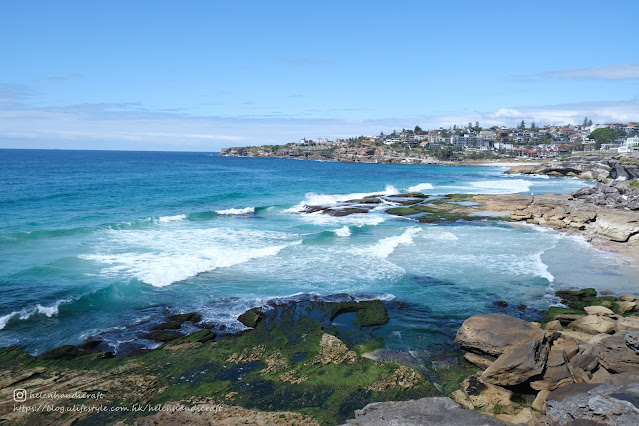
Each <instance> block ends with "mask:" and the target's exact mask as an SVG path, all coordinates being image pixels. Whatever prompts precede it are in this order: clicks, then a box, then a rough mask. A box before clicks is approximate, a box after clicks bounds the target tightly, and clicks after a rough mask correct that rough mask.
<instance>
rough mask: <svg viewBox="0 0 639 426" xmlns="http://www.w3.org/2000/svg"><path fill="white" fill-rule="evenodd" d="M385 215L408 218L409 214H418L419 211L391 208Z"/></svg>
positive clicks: (407, 208) (406, 208)
mask: <svg viewBox="0 0 639 426" xmlns="http://www.w3.org/2000/svg"><path fill="white" fill-rule="evenodd" d="M386 213H388V214H393V215H395V216H409V215H411V214H416V213H419V210H417V209H415V208H413V207H391V208H390V209H387V210H386Z"/></svg>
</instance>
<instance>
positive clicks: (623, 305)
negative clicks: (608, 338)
mask: <svg viewBox="0 0 639 426" xmlns="http://www.w3.org/2000/svg"><path fill="white" fill-rule="evenodd" d="M617 306H619V312H621V314H622V315H623V314H625V313H627V312H632V311H634V310H635V308H636V307H637V302H627V301H625V300H620V301H617Z"/></svg>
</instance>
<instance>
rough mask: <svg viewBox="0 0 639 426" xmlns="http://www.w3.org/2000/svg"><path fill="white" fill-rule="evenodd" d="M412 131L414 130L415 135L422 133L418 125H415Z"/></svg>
mask: <svg viewBox="0 0 639 426" xmlns="http://www.w3.org/2000/svg"><path fill="white" fill-rule="evenodd" d="M413 131H414V132H415V134H416V135H421V134H422V133H424V131H423V130H422V128H421V127H419V126H415V130H413Z"/></svg>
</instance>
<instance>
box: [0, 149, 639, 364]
mask: <svg viewBox="0 0 639 426" xmlns="http://www.w3.org/2000/svg"><path fill="white" fill-rule="evenodd" d="M0 160H1V161H0V346H5V345H9V344H16V345H18V346H20V347H23V348H25V349H27V350H29V351H30V352H32V353H40V352H42V351H44V350H46V349H50V348H52V347H54V346H58V345H61V344H67V343H73V344H75V343H80V342H81V341H83V340H84V339H86V338H89V337H95V336H101V338H105V339H107V341H108V344H109V345H111V347H112V348H114V349H115V350H116V351H117V350H118V347H119V345H122V344H131V343H132V342H137V343H139V344H142V345H146V346H151V345H152V342H149V341H143V340H140V330H143V329H144V328H145V324H152V323H153V321H156V320H157V319H158V318H161V317H162V316H163V315H164V314H165V312H167V310H171V311H173V312H187V311H193V310H197V311H199V312H201V313H203V315H204V317H205V321H208V322H214V323H216V324H224V325H226V326H227V327H229V328H230V329H238V328H241V325H240V324H239V323H238V322H237V321H236V320H235V318H236V317H237V315H239V314H240V313H242V312H243V311H244V310H246V309H248V308H250V307H252V306H256V305H259V304H262V303H264V302H265V301H267V300H269V299H272V298H286V297H291V296H292V297H306V296H303V295H305V294H315V295H331V294H337V293H348V294H351V295H355V296H357V297H361V298H371V297H381V298H383V299H384V300H388V301H391V302H389V307H391V308H392V307H393V306H395V305H397V303H396V302H399V301H401V302H406V305H405V307H404V308H403V309H395V310H392V312H391V314H392V315H391V316H392V318H393V321H391V323H389V325H387V326H385V327H383V328H382V329H380V330H379V331H378V333H379V334H380V335H382V336H384V337H385V338H386V341H387V344H388V346H389V347H391V348H400V349H413V350H424V351H429V350H430V349H429V348H432V347H435V346H437V345H440V344H442V345H445V344H447V343H450V340H451V336H452V335H453V333H454V330H455V329H456V328H457V327H458V325H459V323H460V321H461V320H462V319H463V318H465V317H467V316H469V315H472V314H473V313H477V312H487V311H493V310H495V309H497V308H496V307H495V306H494V305H493V302H494V301H496V300H506V301H508V303H509V304H510V305H511V306H514V305H517V304H520V303H524V304H526V305H528V306H529V307H533V308H534V307H539V308H541V307H545V306H546V305H547V304H548V303H550V302H552V301H553V300H554V299H553V298H552V293H553V289H554V288H559V287H568V286H573V285H574V286H585V285H594V286H596V287H598V288H602V289H605V288H614V289H632V285H633V284H632V283H633V282H634V281H633V278H631V277H633V274H636V271H635V270H633V269H632V268H628V267H627V266H624V263H623V261H622V260H621V259H620V258H618V257H616V256H614V255H610V254H606V253H602V252H599V251H597V250H594V249H593V248H591V247H590V246H588V244H586V243H584V242H582V241H579V240H577V239H574V238H566V237H563V236H561V235H560V234H558V233H556V232H554V231H548V230H542V229H539V228H534V227H529V226H512V225H509V224H504V223H494V222H472V223H470V222H469V223H455V224H446V225H443V224H421V223H418V222H416V221H414V220H411V219H407V218H400V217H394V216H391V215H388V214H385V213H383V212H381V211H373V212H371V213H368V214H365V215H364V214H358V215H351V216H347V217H341V218H337V217H328V216H320V215H300V214H297V211H299V207H300V205H301V203H303V202H304V201H306V202H307V203H309V204H316V203H324V204H326V203H328V204H330V203H334V202H335V201H336V200H347V199H351V198H357V197H359V196H361V195H363V194H366V193H382V192H387V193H391V192H407V191H414V190H419V191H423V192H426V193H428V194H433V195H436V194H446V193H454V192H457V193H517V192H534V193H544V192H555V193H568V192H572V191H574V190H576V189H578V188H579V187H581V186H583V185H585V184H587V182H584V181H580V180H577V179H567V178H547V177H530V176H526V177H522V176H508V175H503V174H502V173H501V172H502V171H503V170H504V169H503V168H495V167H461V166H457V167H452V166H409V165H382V164H350V163H332V162H315V161H296V160H286V159H259V158H232V157H219V156H217V155H214V154H212V153H166V152H112V151H46V150H0ZM635 277H636V275H635ZM293 295H295V296H293ZM394 304H395V305H394ZM402 306H403V305H402ZM524 315H525V312H524ZM147 328H148V327H147Z"/></svg>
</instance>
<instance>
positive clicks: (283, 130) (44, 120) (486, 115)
mask: <svg viewBox="0 0 639 426" xmlns="http://www.w3.org/2000/svg"><path fill="white" fill-rule="evenodd" d="M7 92H10V91H9V90H8V91H7ZM11 95H13V97H14V99H15V98H16V96H15V93H11ZM130 106H131V104H121V105H114V104H102V105H96V104H86V105H75V106H68V107H57V108H35V107H31V108H28V107H26V106H25V105H22V104H20V103H18V102H16V103H10V104H6V105H0V148H2V147H4V148H67V149H71V148H73V149H132V150H183V151H217V150H219V149H220V148H222V147H228V146H239V145H263V144H280V143H286V142H292V141H297V140H299V139H301V138H302V137H306V138H315V137H328V138H330V139H335V138H341V137H350V136H358V135H374V134H378V133H379V132H380V131H383V132H384V133H389V132H391V131H392V130H400V129H402V128H412V127H414V126H415V125H419V126H421V127H422V128H427V129H428V128H439V127H444V128H448V127H452V126H453V125H455V124H457V125H465V124H467V123H469V122H472V123H474V122H475V121H479V123H480V125H481V126H483V127H490V126H494V125H498V126H501V125H507V126H512V125H516V124H518V123H519V122H520V121H521V120H525V121H526V123H528V124H530V122H532V121H535V123H536V124H537V125H543V124H548V123H552V124H568V123H572V124H577V123H581V122H582V121H583V118H584V117H585V116H588V117H589V118H590V119H592V120H593V122H595V123H605V122H611V121H620V122H628V121H638V120H639V97H636V98H634V99H631V100H626V101H610V102H585V103H574V104H565V105H547V106H524V107H509V108H501V109H498V110H496V111H489V112H473V113H469V114H447V115H421V116H413V117H389V118H384V119H374V120H362V119H319V118H314V119H308V118H286V117H261V118H257V117H235V118H229V117H202V116H189V115H185V114H180V113H175V112H173V113H169V112H151V111H139V110H138V111H130V110H122V109H119V107H120V108H127V107H130Z"/></svg>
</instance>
